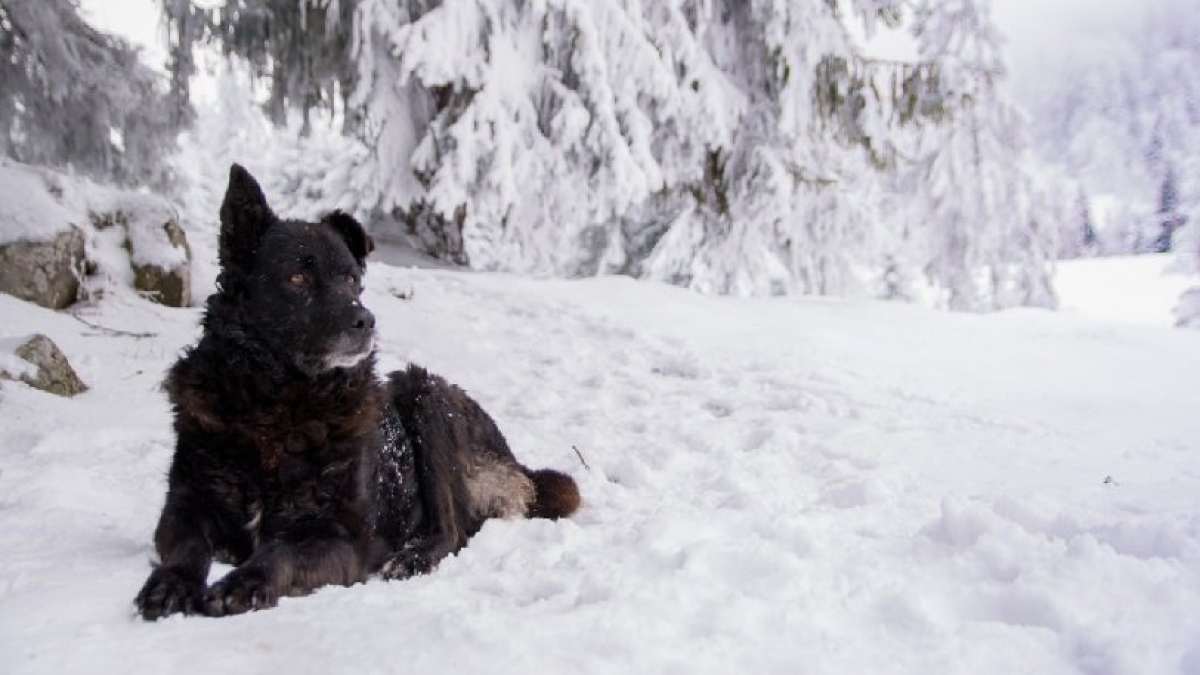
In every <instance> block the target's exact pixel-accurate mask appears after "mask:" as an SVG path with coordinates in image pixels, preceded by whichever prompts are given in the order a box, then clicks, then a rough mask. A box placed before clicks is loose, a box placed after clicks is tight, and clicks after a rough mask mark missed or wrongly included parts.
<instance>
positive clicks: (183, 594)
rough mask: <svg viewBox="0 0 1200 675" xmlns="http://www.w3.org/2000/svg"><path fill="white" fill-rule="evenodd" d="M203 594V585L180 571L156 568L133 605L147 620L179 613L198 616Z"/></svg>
mask: <svg viewBox="0 0 1200 675" xmlns="http://www.w3.org/2000/svg"><path fill="white" fill-rule="evenodd" d="M203 591H204V586H203V585H202V584H201V583H200V582H198V581H196V580H194V579H192V578H190V577H188V576H186V575H184V574H181V573H180V572H179V571H178V570H176V569H173V568H170V567H156V568H155V569H154V571H153V572H151V573H150V578H149V579H146V583H145V585H143V586H142V590H141V592H139V593H138V594H137V598H135V599H134V601H133V602H134V604H135V605H136V606H137V611H138V614H141V615H142V618H143V619H145V620H147V621H155V620H157V619H161V618H162V617H164V616H167V615H170V614H175V613H176V612H183V613H184V614H191V613H193V612H195V611H196V610H197V605H198V603H199V601H200V594H201V593H202V592H203Z"/></svg>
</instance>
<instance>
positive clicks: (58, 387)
mask: <svg viewBox="0 0 1200 675" xmlns="http://www.w3.org/2000/svg"><path fill="white" fill-rule="evenodd" d="M5 342H9V341H7V340H6V341H5ZM16 342H17V343H18V344H17V347H16V349H14V350H12V352H11V353H12V355H14V356H16V357H17V358H18V359H20V360H21V361H24V362H25V363H27V364H28V365H29V366H30V367H27V368H11V370H15V371H24V372H9V369H8V368H6V361H10V360H11V359H6V360H0V379H4V380H20V381H22V382H24V383H25V384H28V385H29V386H31V387H33V388H34V389H41V390H42V391H45V392H49V393H51V394H57V395H59V396H74V395H76V394H80V393H83V392H85V391H87V385H86V384H84V383H83V380H80V379H79V376H78V375H76V374H75V369H74V368H72V367H71V364H70V363H69V362H68V361H67V357H66V356H65V355H64V354H63V353H62V351H61V350H60V349H59V348H58V345H56V344H54V341H53V340H51V339H50V338H48V337H46V336H45V335H41V334H38V335H33V336H30V337H29V338H26V339H18V340H17V341H16ZM4 351H7V349H5V350H4ZM0 356H2V355H0ZM18 365H20V364H18Z"/></svg>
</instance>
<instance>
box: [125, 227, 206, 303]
mask: <svg viewBox="0 0 1200 675" xmlns="http://www.w3.org/2000/svg"><path fill="white" fill-rule="evenodd" d="M155 216H157V217H155ZM147 219H148V220H147ZM135 228H141V230H140V231H137V230H136V229H135ZM126 229H127V231H128V232H129V247H130V248H129V260H130V264H131V265H132V266H133V287H134V288H135V289H137V290H139V291H142V292H143V293H146V295H147V297H149V298H150V299H151V300H153V301H155V302H157V303H159V304H163V305H167V306H168V307H186V306H188V305H190V304H191V302H192V248H191V247H190V246H188V242H187V235H186V234H184V231H183V228H182V227H180V226H179V216H178V215H177V214H176V213H175V211H174V210H173V209H169V210H168V212H167V213H158V212H155V211H148V212H147V213H146V214H145V215H144V216H143V219H142V222H138V220H137V219H131V221H130V223H129V224H128V225H126ZM147 249H149V250H147ZM152 251H156V252H157V253H152ZM163 251H169V253H167V254H166V255H164V254H163Z"/></svg>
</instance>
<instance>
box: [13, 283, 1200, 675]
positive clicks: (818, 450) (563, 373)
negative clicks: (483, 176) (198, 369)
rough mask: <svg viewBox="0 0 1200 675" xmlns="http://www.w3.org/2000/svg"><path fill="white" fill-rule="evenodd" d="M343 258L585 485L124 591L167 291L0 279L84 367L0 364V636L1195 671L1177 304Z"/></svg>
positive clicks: (393, 336) (113, 661) (465, 380)
mask: <svg viewBox="0 0 1200 675" xmlns="http://www.w3.org/2000/svg"><path fill="white" fill-rule="evenodd" d="M1064 269H1065V270H1071V267H1070V266H1064ZM1082 274H1084V275H1085V276H1086V275H1087V272H1086V271H1085V272H1083V273H1082ZM1071 275H1072V272H1070V271H1068V272H1066V273H1065V274H1064V279H1069V278H1070V277H1071ZM1068 285H1069V283H1068ZM368 286H369V290H368V294H367V303H368V304H369V306H370V307H372V308H373V309H374V311H375V312H376V313H377V315H378V316H379V324H380V334H381V349H382V353H383V354H384V357H383V359H382V361H381V363H382V366H383V367H384V368H393V367H396V366H399V365H400V364H401V363H403V362H405V361H407V360H414V361H417V362H420V363H423V364H425V365H427V366H429V367H431V368H432V369H434V370H436V371H440V372H441V373H443V374H445V375H447V376H449V377H450V378H451V379H452V380H454V381H456V382H458V383H460V384H462V385H463V386H465V387H466V388H467V389H468V390H469V391H470V392H471V393H473V394H474V395H475V396H476V397H477V398H479V399H480V400H481V401H482V402H483V403H484V405H485V406H486V407H487V408H488V410H490V411H491V412H492V414H493V415H494V416H495V417H496V418H497V419H498V421H499V422H500V425H501V427H502V428H503V429H504V430H505V432H506V433H507V435H508V437H509V440H510V442H511V444H512V445H513V447H514V449H515V451H516V452H517V454H518V455H519V456H520V457H521V458H522V459H523V460H524V461H525V462H526V463H527V464H529V465H531V466H553V467H558V468H561V469H565V470H567V471H569V472H570V473H571V474H572V475H574V476H575V477H576V478H577V479H578V480H579V482H580V484H581V487H582V491H583V493H584V496H585V499H586V505H585V507H584V508H583V510H582V511H581V512H580V513H579V514H578V515H577V516H575V517H573V518H571V519H569V520H565V521H562V522H548V521H495V522H492V523H490V524H488V525H487V526H486V527H485V528H484V530H483V531H482V532H481V533H480V534H479V535H478V536H477V537H476V538H475V539H474V540H472V542H471V543H470V545H469V546H468V547H467V548H466V549H465V550H464V551H462V552H461V553H460V554H459V555H458V556H456V557H454V558H452V559H449V560H447V561H446V562H445V563H444V564H443V565H442V566H441V567H440V568H439V569H438V570H437V571H436V572H435V573H433V574H431V575H429V576H426V577H422V578H417V579H413V580H409V581H404V582H398V583H384V582H380V581H371V582H369V583H367V584H364V585H359V586H356V587H353V588H329V589H324V590H322V591H319V592H318V593H316V594H315V595H313V596H310V597H307V598H301V599H287V600H284V601H283V602H282V603H281V604H280V606H279V607H278V608H276V609H274V610H271V611H268V612H260V613H254V614H250V615H245V616H241V617H234V618H227V619H205V618H182V617H176V618H171V619H168V620H164V621H160V622H158V623H146V622H143V621H141V620H139V619H137V618H135V617H134V615H133V613H132V604H131V601H132V599H133V596H134V594H135V593H136V592H137V590H138V588H139V587H140V585H141V583H142V581H143V580H144V578H145V576H146V574H147V572H148V569H149V566H148V563H149V560H150V559H151V555H152V549H151V532H152V529H153V527H154V524H155V519H156V517H157V515H158V510H159V508H160V506H161V503H162V498H163V491H164V472H165V470H166V467H167V463H168V461H169V457H170V453H171V447H172V435H171V431H170V417H169V410H168V406H167V404H166V400H165V398H164V396H163V395H162V394H161V393H160V392H159V390H158V383H159V381H160V380H161V378H162V375H163V372H164V370H165V369H166V368H167V366H168V365H169V364H170V362H171V361H172V360H173V359H174V358H175V356H176V355H177V354H178V353H179V350H180V349H181V348H182V347H183V346H184V345H186V344H188V343H189V342H191V341H192V340H193V339H194V338H195V337H196V334H197V328H196V323H197V320H198V318H199V311H198V310H195V309H190V310H176V309H167V308H163V307H159V306H157V305H152V304H149V303H146V302H144V301H142V300H140V299H137V298H134V297H132V296H129V295H127V294H123V293H112V294H109V295H108V296H107V297H106V298H105V299H104V300H103V304H101V305H100V306H98V307H95V308H91V309H85V310H80V312H79V314H80V318H82V319H84V320H86V321H87V322H88V323H90V324H92V326H89V325H85V323H83V322H81V321H79V320H77V319H76V318H74V317H72V316H70V315H69V314H65V313H53V312H50V311H46V310H43V309H40V308H37V307H34V306H32V305H29V304H26V303H23V302H20V301H17V300H14V299H12V298H10V297H8V296H2V295H0V317H4V318H3V320H2V323H0V337H3V335H5V334H9V333H11V334H17V333H20V334H27V333H31V332H35V331H41V332H45V333H47V334H49V335H50V336H52V337H53V338H54V339H55V340H56V341H58V343H59V344H60V346H62V348H63V349H64V351H65V352H66V353H67V354H68V355H69V357H70V358H71V359H72V361H73V362H74V363H75V364H76V366H77V368H78V370H79V371H80V373H81V375H82V376H83V379H84V380H85V381H86V382H87V383H88V384H89V385H90V386H91V390H90V391H88V392H87V393H85V394H83V395H81V396H79V397H77V398H75V399H72V400H65V399H59V398H56V397H53V396H50V395H46V394H42V393H39V392H36V391H33V390H31V389H29V388H28V387H26V386H24V385H20V384H14V383H3V384H0V672H4V673H11V674H14V675H15V674H31V673H47V674H53V675H60V674H63V673H124V674H130V675H132V674H135V673H153V674H155V675H158V674H160V673H180V674H185V675H186V674H188V673H197V674H204V675H211V674H214V673H223V674H224V673H262V672H287V673H354V674H360V673H398V672H423V673H489V674H490V673H522V674H526V675H527V674H529V673H622V674H624V673H641V672H645V673H689V674H692V673H739V672H747V673H759V674H761V673H788V674H792V673H830V674H837V675H845V674H847V673H872V674H879V673H912V674H917V673H920V674H926V673H964V674H967V673H969V674H971V675H980V674H985V673H1004V674H1008V673H1039V674H1050V673H1114V674H1118V673H1125V674H1129V675H1146V674H1159V673H1162V674H1168V673H1182V674H1187V675H1195V674H1197V673H1200V385H1198V384H1197V374H1198V373H1200V333H1198V332H1194V331H1178V330H1171V329H1169V328H1165V327H1159V326H1145V325H1137V324H1133V323H1123V322H1117V321H1113V320H1110V319H1109V318H1104V317H1099V318H1098V317H1095V316H1092V315H1089V314H1088V309H1087V307H1085V306H1084V305H1083V304H1080V305H1075V304H1073V303H1075V302H1077V301H1076V300H1074V299H1073V298H1072V297H1067V298H1065V299H1064V304H1065V305H1066V306H1067V307H1076V306H1077V307H1078V309H1077V310H1076V311H1064V312H1059V313H1052V312H1045V311H1033V310H1020V311H1009V312H1005V313H1001V314H994V315H984V316H980V315H951V314H945V313H939V312H935V311H931V310H927V309H923V308H919V307H912V306H903V305H896V304H879V303H871V302H859V301H846V300H832V299H750V300H746V299H733V298H714V297H703V296H699V295H695V294H692V293H689V292H687V291H683V290H680V289H678V288H673V287H666V286H660V285H656V284H651V283H639V282H634V281H630V280H627V279H620V278H610V279H595V280H588V281H576V282H566V281H533V280H526V279H521V278H515V277H509V276H500V275H489V274H469V273H461V272H454V271H447V270H429V269H422V270H414V269H398V268H394V267H390V266H387V265H383V264H375V265H373V267H372V269H371V271H370V274H369V284H368ZM1084 286H1085V287H1086V288H1092V286H1089V285H1087V284H1084ZM1151 290H1152V291H1153V289H1151ZM1089 292H1090V291H1089ZM1155 293H1157V291H1153V292H1152V294H1155ZM1165 322H1166V317H1164V325H1165ZM97 327H103V328H97ZM118 331H125V332H126V333H138V334H143V333H152V334H153V335H152V336H149V337H146V336H141V337H138V336H134V335H131V334H123V333H120V332H118ZM573 448H577V449H578V452H579V453H580V455H582V458H583V459H584V460H586V463H587V466H586V467H585V465H584V464H583V463H582V462H581V460H580V458H579V457H578V456H577V455H576V450H575V449H573Z"/></svg>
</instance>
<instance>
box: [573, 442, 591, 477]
mask: <svg viewBox="0 0 1200 675" xmlns="http://www.w3.org/2000/svg"><path fill="white" fill-rule="evenodd" d="M571 449H572V450H574V451H575V456H576V457H578V458H579V462H580V463H581V464H583V468H585V469H587V470H588V471H591V470H592V467H590V466H588V463H587V460H586V459H584V458H583V453H582V452H580V451H579V448H577V447H575V446H573V445H572V446H571Z"/></svg>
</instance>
